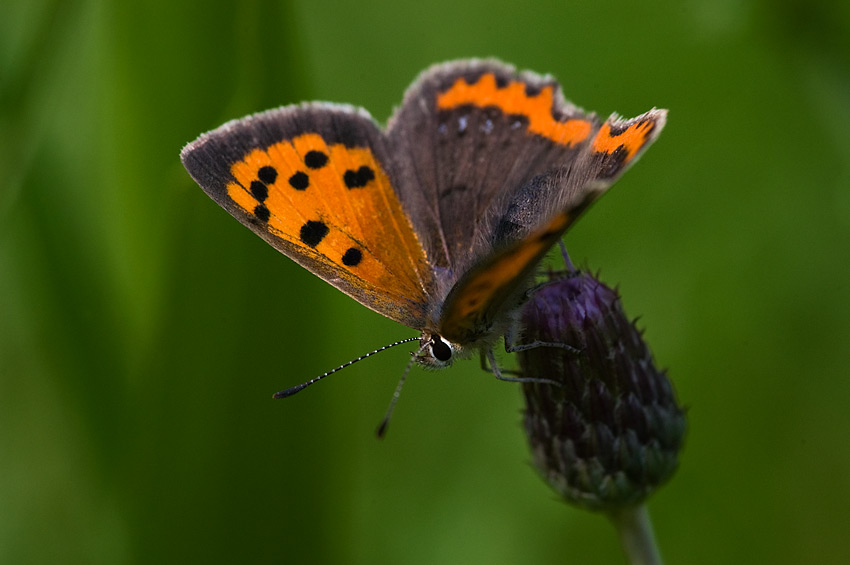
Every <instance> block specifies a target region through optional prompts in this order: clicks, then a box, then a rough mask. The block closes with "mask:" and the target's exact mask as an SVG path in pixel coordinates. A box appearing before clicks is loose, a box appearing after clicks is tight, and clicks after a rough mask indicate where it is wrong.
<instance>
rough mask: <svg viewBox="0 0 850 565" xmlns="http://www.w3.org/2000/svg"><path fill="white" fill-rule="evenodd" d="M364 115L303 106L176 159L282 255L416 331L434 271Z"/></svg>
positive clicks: (240, 123) (230, 130) (220, 135)
mask: <svg viewBox="0 0 850 565" xmlns="http://www.w3.org/2000/svg"><path fill="white" fill-rule="evenodd" d="M386 155H387V151H386V142H385V140H384V136H383V134H382V132H381V131H380V130H379V128H378V127H377V125H376V124H375V123H374V122H373V121H372V119H371V118H370V117H369V116H368V114H366V113H365V111H359V110H354V109H353V108H350V107H348V106H339V105H330V104H307V105H302V106H295V107H287V108H281V109H277V110H270V111H268V112H264V113H261V114H257V115H255V116H251V117H249V118H245V119H242V120H236V121H233V122H229V123H227V124H225V125H224V126H222V127H220V128H218V129H217V130H214V131H212V132H210V133H207V134H204V135H202V136H201V137H200V138H199V139H198V140H196V141H194V142H192V143H190V144H189V145H188V146H187V147H186V148H185V149H184V150H183V152H182V159H183V163H184V165H185V166H186V168H187V170H188V171H189V173H190V174H191V175H192V176H193V177H194V178H195V180H196V181H197V182H198V184H199V185H201V187H202V188H203V189H204V191H205V192H207V194H209V195H210V196H211V197H212V198H213V200H215V201H216V202H218V204H220V205H221V206H222V207H223V208H225V209H226V210H227V211H228V212H230V213H231V214H232V215H233V216H234V217H236V218H237V219H238V220H239V221H240V222H242V223H243V224H245V225H246V226H248V227H249V228H251V230H253V231H254V232H255V233H257V234H258V235H259V236H260V237H262V238H263V239H265V240H266V241H267V242H269V243H270V244H271V245H273V246H274V247H275V248H277V249H278V250H279V251H281V252H282V253H284V254H286V255H287V256H289V257H291V258H292V259H294V260H295V261H297V262H298V263H300V264H301V265H303V266H304V267H306V268H307V269H309V270H310V271H312V272H313V273H315V274H317V275H318V276H320V277H321V278H323V279H324V280H326V281H328V282H329V283H331V284H332V285H334V286H335V287H337V288H339V289H340V290H342V291H343V292H345V293H347V294H349V295H350V296H352V297H353V298H355V299H357V300H358V301H359V302H361V303H363V304H364V305H366V306H368V307H369V308H371V309H373V310H375V311H377V312H379V313H381V314H383V315H385V316H387V317H389V318H391V319H394V320H397V321H399V322H401V323H404V324H406V325H408V326H411V327H414V328H421V327H422V324H423V320H424V318H425V315H426V312H427V305H428V302H429V298H428V293H429V292H430V287H431V284H432V281H431V271H430V268H429V266H428V264H427V261H426V258H425V254H424V250H423V248H422V245H421V244H420V243H419V240H418V238H417V236H416V234H415V233H414V231H413V229H412V226H411V224H410V221H409V219H408V217H407V216H406V214H405V213H404V211H403V209H402V206H401V203H400V202H399V199H398V197H397V195H396V192H395V190H394V188H393V181H392V180H391V178H390V175H391V172H390V170H389V166H388V163H389V159H388V158H387V156H386Z"/></svg>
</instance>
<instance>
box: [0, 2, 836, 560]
mask: <svg viewBox="0 0 850 565" xmlns="http://www.w3.org/2000/svg"><path fill="white" fill-rule="evenodd" d="M468 56H497V57H500V58H502V59H504V60H507V61H509V62H512V63H514V64H516V65H518V66H519V67H522V68H529V69H533V70H536V71H539V72H547V73H552V74H554V75H555V76H557V77H558V78H559V79H560V80H561V82H562V84H563V87H564V91H565V93H566V95H567V97H568V98H570V99H571V100H572V101H573V102H575V103H576V104H578V105H580V106H583V107H585V108H588V109H591V110H595V111H597V112H599V113H601V114H603V115H607V114H609V113H611V112H614V111H617V112H620V113H622V114H624V115H629V116H631V115H636V114H638V113H640V112H643V111H645V110H647V109H649V108H651V107H653V106H658V107H666V108H669V109H670V116H669V121H668V125H667V128H666V130H665V131H664V133H663V135H662V136H661V137H660V139H659V140H658V142H657V143H656V145H655V146H654V147H653V148H652V149H651V150H650V151H649V152H647V154H646V155H645V157H644V158H643V159H642V161H641V162H640V163H639V164H638V165H637V166H636V167H635V168H634V169H633V170H631V171H630V172H629V173H628V174H626V175H625V176H624V178H623V179H622V180H621V181H620V183H619V184H618V186H617V187H616V188H615V189H614V190H613V191H612V192H611V193H610V194H609V195H608V196H606V197H605V198H604V199H603V200H602V201H601V202H600V203H598V204H597V205H596V206H594V208H593V210H591V211H590V213H588V214H587V215H586V216H585V217H584V218H583V219H582V221H581V222H579V225H577V226H576V228H575V229H574V230H572V231H571V233H570V234H569V236H568V238H567V244H568V246H569V249H570V252H571V254H572V256H573V258H574V259H575V260H576V261H577V262H579V263H582V264H586V265H588V266H590V267H591V268H593V269H594V270H596V269H599V270H601V273H602V278H603V279H604V280H606V281H608V282H609V283H610V284H612V285H613V284H618V285H619V287H620V290H621V292H622V294H623V297H624V302H625V305H626V308H627V311H628V312H629V314H630V315H632V316H640V317H641V322H640V324H641V326H642V327H644V328H646V335H647V338H648V340H649V342H650V343H651V345H652V347H653V349H654V352H655V355H656V358H657V360H658V362H659V364H660V365H662V366H665V367H669V369H670V375H671V377H672V379H673V381H674V383H675V385H676V387H677V390H678V394H679V397H680V400H681V401H682V402H683V403H684V404H685V405H687V406H688V407H689V419H690V432H689V436H688V441H687V445H686V448H685V451H684V453H683V455H682V459H681V467H680V470H679V473H678V475H677V476H675V477H674V479H673V480H672V481H671V482H670V483H669V484H668V485H667V486H666V487H664V488H663V489H661V490H660V491H659V492H658V494H657V495H656V496H655V497H654V498H653V499H652V500H651V501H650V505H649V506H650V510H651V513H652V516H653V519H654V523H655V526H656V533H657V536H658V539H659V542H660V545H661V550H662V552H663V553H664V555H665V557H666V559H667V561H668V562H669V563H696V564H698V563H712V564H713V563H730V562H736V563H753V562H761V563H802V562H808V563H846V562H847V560H848V558H850V541H848V538H847V532H846V530H847V526H848V524H850V440H848V434H850V374H848V366H850V365H848V362H849V361H850V355H848V350H850V345H849V344H850V262H848V248H850V245H848V244H850V157H848V152H849V151H850V4H848V3H847V2H843V1H841V0H836V1H835V2H832V3H826V2H821V3H818V2H807V1H803V0H786V1H780V2H769V1H766V0H763V1H734V2H733V1H730V0H719V1H718V0H690V1H687V2H654V1H649V2H631V1H623V0H621V1H617V2H605V3H602V2H594V3H591V2H587V3H578V2H575V3H566V2H539V3H536V4H535V3H526V2H522V3H521V2H516V1H513V2H507V1H494V0H488V1H473V2H467V3H461V2H456V1H453V2H422V3H411V4H409V5H404V6H401V5H400V4H399V3H397V2H395V1H380V2H369V3H351V4H342V3H339V4H338V3H335V2H328V1H315V0H313V1H302V2H292V3H282V2H271V1H246V2H240V3H234V4H230V3H225V2H211V1H208V2H197V3H179V2H173V1H171V0H159V1H151V2H139V3H132V2H97V1H88V2H86V1H59V0H39V1H31V2H30V1H27V2H24V1H23V0H21V1H17V0H12V1H11V2H10V1H8V0H7V1H5V2H3V3H2V5H0V562H2V563H24V562H79V563H83V562H84V563H134V562H139V563H148V562H185V561H190V562H209V563H212V562H236V561H239V562H255V561H283V562H292V563H369V564H372V563H438V562H439V563H519V562H524V563H564V562H568V563H589V564H595V563H612V562H613V563H617V562H621V561H622V556H621V550H620V548H619V546H618V542H617V538H616V534H615V532H614V530H613V528H612V527H611V525H610V524H609V523H608V522H607V520H606V519H604V518H603V517H602V516H599V515H594V514H590V513H586V512H583V511H580V510H576V509H573V508H571V507H568V506H565V505H563V504H562V503H560V502H558V501H557V500H556V499H555V497H554V495H553V494H552V493H551V492H550V491H549V490H548V488H547V487H546V486H545V485H544V484H543V482H542V481H540V480H539V479H538V477H537V476H536V475H535V472H534V471H533V470H532V468H531V467H530V465H529V454H528V451H527V447H526V445H525V443H524V437H523V434H522V431H521V428H520V409H521V406H522V402H521V397H520V393H519V390H518V389H517V387H516V386H514V385H510V384H506V383H500V382H497V381H496V380H495V379H493V378H492V376H490V375H487V374H485V373H483V372H482V371H480V369H479V368H478V363H477V361H472V362H466V363H461V364H459V365H457V366H455V367H453V368H452V369H451V370H449V371H443V372H436V373H425V372H423V371H419V370H416V371H414V373H413V374H412V375H411V378H410V379H409V381H408V384H407V387H406V389H405V392H404V395H403V396H402V399H401V402H400V403H399V406H398V410H397V411H396V416H395V419H394V421H393V423H392V426H391V429H390V432H389V434H388V437H387V438H386V439H385V440H384V441H382V442H381V441H377V440H376V439H375V438H374V435H373V431H374V428H375V426H376V424H377V423H378V422H379V420H380V419H381V417H382V416H383V412H384V409H385V407H386V405H387V402H388V401H389V398H390V396H391V394H392V391H393V388H394V387H395V385H396V382H397V379H398V377H399V376H400V374H401V371H402V369H403V367H404V365H405V363H406V360H407V354H406V352H405V351H406V350H404V349H403V348H399V349H396V350H393V351H391V352H387V353H384V354H382V355H380V356H377V357H375V358H371V359H369V360H368V361H365V362H363V363H361V364H359V365H357V366H355V367H352V368H349V369H348V370H346V371H345V372H343V373H341V374H338V375H334V377H332V378H331V379H328V380H327V381H325V382H323V383H321V384H320V385H318V386H316V387H315V388H312V389H310V390H309V391H306V392H305V393H303V394H301V395H298V396H297V397H294V398H291V399H289V400H286V401H273V400H272V399H271V393H272V392H274V391H276V390H279V389H281V388H284V387H287V386H290V385H293V384H296V383H298V382H301V381H302V380H305V379H307V378H310V377H312V376H314V375H316V374H318V373H321V372H323V371H325V370H327V369H329V368H331V367H333V366H335V365H337V364H339V363H342V362H344V361H346V360H348V359H350V358H352V357H355V356H357V355H358V354H361V353H364V352H366V351H369V350H371V349H373V348H375V347H378V346H380V345H383V344H385V343H388V342H390V341H393V340H396V339H400V338H404V337H408V336H411V335H415V332H413V331H411V330H408V329H407V328H404V327H402V326H400V325H398V324H395V323H393V322H390V321H388V320H385V319H383V318H381V317H380V316H378V315H377V314H374V313H372V312H370V311H369V310H367V309H366V308H363V307H362V306H360V305H358V304H357V303H355V302H354V301H353V300H350V299H348V298H347V297H345V296H344V295H342V294H341V293H339V292H337V291H336V290H334V289H333V288H331V287H330V286H329V285H326V284H324V283H322V282H321V281H319V280H318V279H316V278H315V277H313V276H312V275H310V274H309V273H307V272H306V271H304V270H302V269H301V268H300V267H298V266H297V265H295V264H294V263H293V262H291V261H289V260H288V259H286V258H285V257H283V256H281V255H279V254H278V253H277V252H276V251H275V250H273V249H272V248H271V247H270V246H268V245H266V244H265V243H263V242H262V241H261V240H260V239H258V238H257V237H256V236H254V235H253V234H251V233H250V232H249V230H247V229H245V228H244V227H242V226H241V225H239V224H238V222H236V221H235V220H233V219H232V218H231V217H229V216H228V215H227V214H226V213H225V212H224V211H222V210H221V209H220V208H218V206H216V205H215V204H214V203H213V202H212V201H211V200H210V199H209V198H207V197H206V196H205V195H204V194H203V192H202V191H201V190H200V189H199V188H198V187H197V186H196V185H195V184H194V183H193V182H192V181H191V179H190V178H189V176H188V175H187V174H186V172H185V171H184V169H183V168H182V166H181V164H180V162H179V159H178V153H179V151H180V149H181V147H182V146H183V144H184V143H186V142H188V141H190V140H192V139H194V138H195V137H196V136H197V135H198V134H199V133H201V132H202V131H206V130H209V129H212V128H213V127H216V126H218V125H219V124H220V123H222V122H224V121H226V120H229V119H232V118H236V117H241V116H243V115H245V114H248V113H251V112H255V111H259V110H263V109H267V108H271V107H274V106H278V105H282V104H288V103H293V102H298V101H301V100H303V99H322V100H332V101H339V102H349V103H352V104H356V105H361V106H364V107H366V108H368V109H369V110H370V111H371V112H372V114H373V115H374V116H376V117H377V118H378V119H380V120H385V119H386V118H387V117H388V116H389V114H390V112H391V110H392V108H393V106H394V105H395V104H397V103H399V102H400V100H401V96H402V93H403V91H404V89H405V87H406V86H407V85H408V84H409V83H410V81H412V80H413V78H414V77H415V76H416V75H417V73H418V72H419V71H420V70H422V69H424V68H425V67H426V66H428V65H430V64H432V63H434V62H438V61H442V60H446V59H452V58H458V57H468ZM270 290H271V292H270Z"/></svg>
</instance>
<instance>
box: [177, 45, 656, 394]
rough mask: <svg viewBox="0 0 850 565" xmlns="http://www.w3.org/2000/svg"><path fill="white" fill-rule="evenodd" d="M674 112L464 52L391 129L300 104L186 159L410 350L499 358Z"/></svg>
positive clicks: (214, 135) (232, 130) (430, 77)
mask: <svg viewBox="0 0 850 565" xmlns="http://www.w3.org/2000/svg"><path fill="white" fill-rule="evenodd" d="M665 117H666V111H665V110H656V109H653V110H651V111H649V112H647V113H645V114H643V115H641V116H638V117H637V118H633V119H630V120H622V119H619V118H618V117H616V116H612V117H611V118H609V119H608V120H607V121H604V122H603V121H601V120H600V119H599V118H597V117H596V115H595V114H587V113H585V112H583V111H582V110H581V109H579V108H577V107H575V106H573V105H572V104H570V103H569V102H567V101H566V100H565V99H564V98H563V95H562V93H561V89H560V86H559V85H558V83H557V82H555V80H554V79H552V78H551V77H548V76H540V75H537V74H534V73H530V72H522V73H518V72H516V71H515V69H514V68H513V67H510V66H508V65H505V64H503V63H500V62H498V61H495V60H462V61H456V62H450V63H445V64H440V65H436V66H434V67H431V68H430V69H428V70H426V71H425V72H423V73H422V74H421V75H420V76H419V78H418V79H417V80H416V81H415V82H414V83H413V85H412V86H411V87H410V88H409V89H408V90H407V93H406V94H405V96H404V101H403V103H402V105H401V107H400V108H398V109H397V110H396V112H395V114H394V115H393V116H392V118H390V121H389V124H388V125H387V127H386V129H381V128H380V127H379V126H378V125H377V124H376V123H375V121H374V120H373V119H372V118H371V117H370V115H369V114H368V113H367V112H366V111H365V110H362V109H358V108H354V107H351V106H345V105H338V104H327V103H305V104H301V105H295V106H286V107H282V108H278V109H275V110H269V111H267V112H263V113H260V114H256V115H253V116H249V117H246V118H243V119H240V120H234V121H231V122H228V123H226V124H224V125H223V126H221V127H219V128H218V129H216V130H214V131H212V132H209V133H206V134H203V135H201V136H200V137H199V138H198V139H197V140H195V141H193V142H192V143H190V144H188V145H187V146H186V147H185V148H184V149H183V151H182V153H181V158H182V160H183V164H184V165H185V167H186V169H187V170H188V171H189V173H190V174H191V175H192V177H193V178H194V179H195V180H196V181H197V183H198V184H199V185H200V186H201V187H202V188H203V189H204V191H205V192H206V193H207V194H208V195H209V196H210V197H212V199H213V200H215V201H216V202H218V204H219V205H221V206H222V207H223V208H224V209H225V210H227V211H228V212H230V213H231V214H232V215H233V216H234V217H235V218H236V219H238V220H239V221H240V222H242V223H243V224H245V225H246V226H248V227H249V228H250V229H251V230H253V231H254V233H256V234H257V235H259V236H260V237H262V238H263V239H265V240H266V241H267V242H268V243H270V244H271V245H272V246H274V247H275V248H276V249H278V250H279V251H281V252H282V253H283V254H285V255H287V256H288V257H290V258H292V259H293V260H295V261H296V262H298V263H299V264H301V265H302V266H304V267H305V268H307V269H308V270H310V271H311V272H313V273H315V274H316V275H318V276H319V277H321V278H322V279H324V280H326V281H327V282H329V283H330V284H332V285H334V286H335V287H337V288H338V289H340V290H342V291H343V292H345V293H346V294H348V295H349V296H351V297H352V298H354V299H355V300H357V301H358V302H360V303H361V304H363V305H365V306H367V307H369V308H371V309H372V310H374V311H376V312H378V313H380V314H383V315H384V316H386V317H388V318H391V319H393V320H396V321H398V322H401V323H402V324H405V325H407V326H410V327H411V328H415V329H417V330H420V331H421V337H420V348H419V350H418V352H417V353H416V354H415V358H416V360H417V361H419V362H420V363H422V364H424V365H428V366H432V367H445V366H447V365H450V364H451V363H452V361H454V359H456V358H458V357H465V356H468V355H469V354H470V353H471V352H473V351H477V350H480V351H482V352H484V353H489V354H490V356H491V361H492V347H493V345H494V342H495V341H496V340H498V339H499V338H500V337H501V336H502V335H504V334H505V333H506V332H507V331H508V330H509V329H510V327H511V325H512V324H513V323H514V318H515V316H514V315H513V314H512V313H513V312H515V311H516V309H517V306H518V305H519V304H520V302H521V300H522V297H523V294H524V292H525V291H527V290H528V288H529V286H530V280H531V278H532V275H533V272H534V269H535V267H536V265H537V264H538V262H539V261H540V260H541V259H542V257H543V256H544V255H545V254H546V252H547V250H548V249H549V248H550V247H551V246H552V244H553V243H554V242H556V241H557V240H558V239H559V238H560V237H561V235H562V234H563V233H564V232H565V231H566V229H567V228H568V227H569V226H570V225H571V224H572V223H573V222H574V221H575V219H576V218H577V217H578V216H579V215H580V214H581V213H582V212H583V211H584V210H585V209H586V208H587V207H588V206H589V205H590V204H591V203H592V202H593V201H594V200H596V198H598V197H599V196H600V195H601V194H602V193H603V192H604V191H605V190H606V189H607V188H608V187H609V186H610V185H611V184H612V183H613V182H614V181H615V180H616V179H617V178H618V177H619V176H620V174H622V173H623V171H625V169H626V168H628V167H629V166H630V165H631V164H632V163H634V162H635V161H636V160H637V158H638V156H639V155H640V154H641V153H642V152H643V150H644V149H646V147H648V146H649V144H650V143H652V141H654V140H655V138H656V137H657V135H658V134H659V132H660V131H661V129H662V127H663V126H664V121H665ZM494 370H496V371H498V369H497V368H495V367H494ZM497 375H498V373H497ZM299 390H300V389H299Z"/></svg>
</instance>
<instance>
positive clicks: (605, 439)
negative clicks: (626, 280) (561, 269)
mask: <svg viewBox="0 0 850 565" xmlns="http://www.w3.org/2000/svg"><path fill="white" fill-rule="evenodd" d="M550 279H551V280H550V282H549V283H548V284H547V285H545V286H542V287H541V288H539V289H538V290H537V291H536V292H535V293H534V294H533V295H532V296H531V298H530V299H529V300H528V301H527V302H526V303H525V305H524V306H523V310H522V323H523V326H524V334H523V342H522V344H525V345H529V344H535V343H536V344H537V346H534V347H530V348H527V349H525V350H522V351H520V352H519V354H518V356H519V365H520V370H521V372H522V376H523V377H525V378H531V379H548V380H551V381H555V382H556V383H558V386H556V385H554V384H546V383H540V382H525V383H524V384H523V393H524V395H525V401H526V409H525V417H524V424H525V430H526V434H527V435H528V440H529V442H530V444H531V450H532V453H533V459H534V464H535V466H536V467H537V469H538V470H539V471H540V473H541V474H542V475H543V477H544V479H545V480H546V481H547V482H548V483H549V485H550V486H551V487H552V488H553V489H554V490H555V491H557V492H558V494H560V495H561V496H562V497H563V498H565V499H566V500H567V501H568V502H571V503H573V504H577V505H579V506H582V507H584V508H587V509H591V510H604V511H611V510H616V509H618V508H621V507H624V506H632V505H636V504H639V503H640V502H642V501H643V500H644V499H646V497H647V496H649V495H650V494H651V493H652V492H653V491H654V490H655V489H656V488H658V487H659V486H660V485H661V484H663V483H664V482H665V481H666V480H667V479H669V478H670V477H671V476H672V475H673V473H674V472H675V470H676V466H677V464H678V453H679V449H680V448H681V446H682V442H683V438H684V434H685V428H686V422H685V415H684V413H683V411H682V409H681V408H679V406H678V404H677V403H676V397H675V393H674V391H673V388H672V386H671V384H670V381H669V380H668V378H667V375H666V374H665V372H664V371H660V370H658V369H657V368H656V366H655V363H654V361H653V359H652V353H651V352H650V350H649V347H647V345H646V343H645V342H644V341H643V336H642V335H641V332H640V331H638V330H637V328H636V327H635V325H634V323H633V322H631V321H629V320H628V319H627V318H626V315H625V313H624V312H623V308H622V306H621V304H620V298H619V296H618V294H617V292H616V291H614V290H612V289H610V288H608V287H607V286H605V285H604V284H602V283H601V282H600V281H598V280H597V279H595V278H594V277H592V276H591V275H589V274H587V273H582V272H571V273H568V274H567V275H566V276H564V275H550ZM553 343H556V344H566V345H568V346H570V347H572V348H574V349H572V350H570V349H566V348H563V347H560V348H559V347H553V346H552V345H547V344H553Z"/></svg>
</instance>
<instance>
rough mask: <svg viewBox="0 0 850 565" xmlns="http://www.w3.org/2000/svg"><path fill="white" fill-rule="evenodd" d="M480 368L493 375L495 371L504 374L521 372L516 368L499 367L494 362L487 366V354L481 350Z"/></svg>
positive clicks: (518, 373)
mask: <svg viewBox="0 0 850 565" xmlns="http://www.w3.org/2000/svg"><path fill="white" fill-rule="evenodd" d="M481 370H482V371H484V372H486V373H490V374H491V375H495V374H496V371H498V372H499V374H501V375H506V374H507V375H521V374H522V373H520V372H519V371H517V370H516V369H501V368H499V367H498V366H497V365H495V364H494V365H493V367H490V366H488V365H487V355H486V354H485V353H484V352H483V351H482V352H481ZM497 378H498V377H497Z"/></svg>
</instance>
